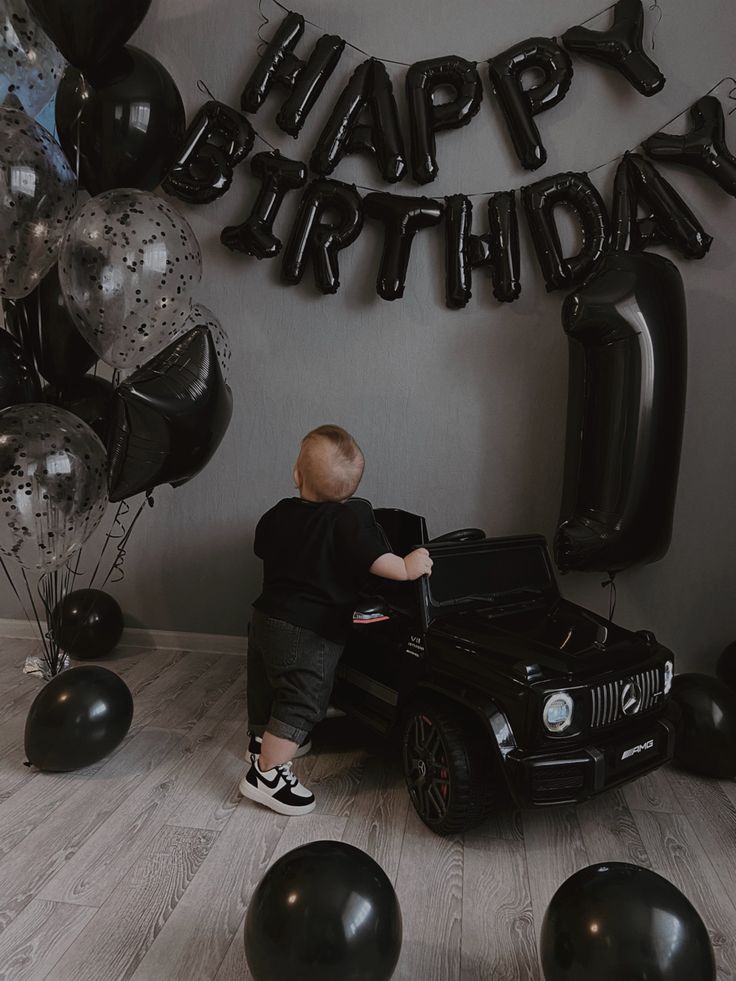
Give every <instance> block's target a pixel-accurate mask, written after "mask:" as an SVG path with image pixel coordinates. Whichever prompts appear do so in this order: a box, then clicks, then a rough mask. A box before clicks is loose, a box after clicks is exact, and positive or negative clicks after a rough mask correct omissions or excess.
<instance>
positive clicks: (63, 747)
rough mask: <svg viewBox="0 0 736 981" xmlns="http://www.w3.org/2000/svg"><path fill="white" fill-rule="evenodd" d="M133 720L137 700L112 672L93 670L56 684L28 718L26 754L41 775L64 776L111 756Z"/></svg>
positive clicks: (74, 671)
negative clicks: (43, 772) (62, 774)
mask: <svg viewBox="0 0 736 981" xmlns="http://www.w3.org/2000/svg"><path fill="white" fill-rule="evenodd" d="M132 720H133V696H132V695H131V694H130V691H129V690H128V687H127V685H126V684H125V682H124V681H123V680H122V678H119V677H118V676H117V675H116V674H115V673H114V672H112V671H108V670H107V668H100V667H97V666H95V665H91V664H90V665H83V666H82V667H78V668H70V669H69V670H68V671H62V672H61V674H58V675H56V677H55V678H52V679H51V681H49V683H48V684H47V685H45V686H44V687H43V688H42V689H41V691H40V692H39V693H38V695H37V696H36V698H35V699H34V702H33V705H31V710H30V712H29V713H28V719H27V721H26V732H25V748H26V756H27V757H28V761H29V762H30V763H32V764H33V766H36V767H38V769H39V770H47V771H49V772H56V773H65V772H67V771H69V770H79V769H81V768H82V767H84V766H91V765H92V764H93V763H96V762H97V761H98V760H101V759H103V758H104V757H105V756H107V754H108V753H111V752H112V750H114V749H115V747H116V746H119V745H120V743H121V742H122V741H123V739H124V738H125V736H126V733H127V732H128V729H129V728H130V723H131V722H132Z"/></svg>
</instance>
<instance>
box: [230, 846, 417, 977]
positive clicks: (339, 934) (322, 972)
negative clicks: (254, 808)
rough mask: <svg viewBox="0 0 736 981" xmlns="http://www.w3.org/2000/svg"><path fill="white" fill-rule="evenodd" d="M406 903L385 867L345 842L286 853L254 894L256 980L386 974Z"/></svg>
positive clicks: (250, 939)
mask: <svg viewBox="0 0 736 981" xmlns="http://www.w3.org/2000/svg"><path fill="white" fill-rule="evenodd" d="M401 934H402V926H401V910H400V908H399V901H398V899H397V897H396V893H395V892H394V888H393V886H392V885H391V882H390V881H389V879H388V876H387V875H386V873H385V872H384V871H383V869H382V868H381V867H380V865H378V864H377V863H376V862H374V860H373V859H372V858H371V857H370V856H369V855H366V854H365V852H362V851H360V849H358V848H354V847H353V846H352V845H346V844H344V843H342V842H339V841H315V842H312V843H311V844H308V845H304V846H303V847H301V848H296V849H294V851H291V852H289V853H288V854H287V855H284V856H283V858H280V859H279V860H278V861H277V862H276V863H275V864H274V865H272V866H271V868H270V869H269V870H268V872H267V873H266V875H265V876H264V877H263V879H262V880H261V882H260V884H259V886H258V888H257V889H256V891H255V893H254V894H253V898H252V900H251V903H250V906H249V907H248V915H247V917H246V921H245V952H246V956H247V958H248V966H249V967H250V970H251V973H252V975H253V978H254V979H255V981H296V979H298V981H388V979H389V978H390V977H392V975H393V973H394V970H395V968H396V963H397V961H398V959H399V953H400V951H401Z"/></svg>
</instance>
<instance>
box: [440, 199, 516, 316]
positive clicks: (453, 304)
mask: <svg viewBox="0 0 736 981" xmlns="http://www.w3.org/2000/svg"><path fill="white" fill-rule="evenodd" d="M488 217H489V225H490V229H491V230H490V232H489V233H488V234H487V235H473V234H472V232H471V229H472V224H473V205H472V204H471V201H470V198H467V197H465V195H463V194H453V195H451V196H450V197H447V198H445V269H446V280H445V285H446V290H445V296H446V302H447V306H448V307H450V308H454V309H458V308H459V307H464V306H465V305H466V304H467V302H468V300H469V299H470V297H471V295H472V293H471V285H472V270H473V269H477V268H478V267H480V266H490V269H491V276H492V279H493V295H494V296H495V297H496V299H497V300H499V301H501V302H505V303H511V302H513V301H514V300H516V299H517V298H518V297H519V294H520V293H521V284H520V283H519V226H518V221H517V218H516V200H515V196H514V192H513V191H499V192H498V193H497V194H493V195H491V197H490V198H489V200H488Z"/></svg>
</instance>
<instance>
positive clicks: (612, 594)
mask: <svg viewBox="0 0 736 981" xmlns="http://www.w3.org/2000/svg"><path fill="white" fill-rule="evenodd" d="M601 586H602V587H603V588H604V589H605V588H606V586H609V587H610V591H609V594H608V620H609V622H610V623H612V622H613V614H614V613H615V612H616V598H617V597H616V573H615V572H609V573H608V579H606V580H605V582H602V583H601Z"/></svg>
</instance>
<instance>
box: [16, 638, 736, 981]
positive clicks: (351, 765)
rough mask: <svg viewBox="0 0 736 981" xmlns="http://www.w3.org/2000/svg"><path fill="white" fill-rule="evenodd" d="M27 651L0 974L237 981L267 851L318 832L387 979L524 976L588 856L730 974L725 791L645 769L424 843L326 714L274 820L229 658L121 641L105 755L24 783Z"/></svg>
mask: <svg viewBox="0 0 736 981" xmlns="http://www.w3.org/2000/svg"><path fill="white" fill-rule="evenodd" d="M30 649H31V644H30V642H27V641H19V640H18V641H8V640H4V641H0V981H123V979H125V981H127V979H132V981H248V979H249V978H250V977H251V975H250V973H249V972H248V968H247V966H246V963H245V956H244V953H243V940H242V926H243V919H244V915H245V910H246V907H247V905H248V900H249V897H250V895H251V893H252V891H253V889H254V888H255V885H256V884H257V882H258V881H259V879H260V878H261V876H262V875H263V874H264V872H265V871H266V869H267V868H268V866H269V865H270V864H271V863H272V862H273V861H274V859H275V858H277V857H278V856H279V855H281V854H283V853H284V852H286V851H289V850H290V849H292V848H295V847H296V846H298V845H300V844H303V843H304V842H307V841H311V840H315V839H319V838H336V839H342V840H344V841H348V842H351V843H352V844H355V845H358V846H359V847H360V848H363V849H364V850H365V851H367V852H369V853H370V854H371V855H373V856H374V858H376V859H377V860H378V861H379V862H380V863H381V865H382V866H383V868H384V869H385V870H386V872H387V873H388V875H389V876H390V877H391V879H392V880H393V882H394V883H395V885H396V889H397V892H398V895H399V899H400V901H401V905H402V910H403V915H404V947H403V951H402V956H401V960H400V962H399V967H398V969H397V972H396V975H395V977H396V978H397V979H401V981H537V979H540V971H539V966H538V959H537V953H536V951H537V939H538V932H539V928H540V925H541V922H542V917H543V914H544V910H545V908H546V905H547V903H548V901H549V899H550V898H551V896H552V894H553V892H554V891H555V889H556V888H557V886H558V885H559V884H560V883H561V882H562V881H563V880H564V879H565V878H566V877H567V876H569V875H571V874H572V873H573V872H574V871H575V870H576V869H578V868H581V867H582V866H585V865H587V864H589V863H591V862H597V861H606V860H607V861H615V860H618V861H626V862H635V863H637V864H639V865H645V866H648V867H650V868H652V869H655V870H656V871H657V872H660V873H661V874H663V875H665V876H666V877H667V878H668V879H670V880H671V881H672V882H674V883H675V884H676V885H677V886H678V887H679V888H680V889H682V890H683V892H684V893H685V894H686V895H687V896H689V898H690V899H691V900H692V902H693V903H694V904H695V906H696V907H697V909H698V910H699V911H700V913H701V915H702V916H703V919H704V920H705V923H706V925H707V926H708V929H709V931H710V934H711V937H712V940H713V944H714V946H715V949H716V957H717V962H718V971H719V974H718V976H719V979H726V978H736V908H735V904H736V784H734V783H725V782H724V783H719V782H717V781H706V780H701V779H698V778H695V777H691V776H686V775H683V774H681V773H678V772H676V771H675V770H666V771H659V772H658V773H656V774H653V775H650V776H648V777H645V778H644V779H642V780H640V781H639V782H638V783H636V784H633V785H630V786H629V787H627V788H625V789H624V790H620V791H615V792H612V793H609V794H607V795H605V796H603V797H601V798H599V799H598V800H596V801H593V802H590V803H588V804H585V805H583V806H581V807H578V808H575V809H573V808H561V809H557V810H542V811H534V812H532V811H529V812H524V813H521V814H509V815H508V816H506V817H503V818H499V819H495V820H494V821H492V822H491V823H489V824H487V825H486V826H485V827H483V828H481V829H480V830H478V831H474V832H472V833H468V834H466V835H465V836H464V837H463V836H458V837H456V838H450V839H441V838H438V837H436V836H434V835H432V834H431V833H430V832H429V831H427V830H426V829H425V828H424V826H423V825H422V824H421V823H420V822H419V821H418V819H417V818H416V817H415V815H414V812H413V811H412V810H411V808H410V806H409V800H408V797H407V794H406V791H405V789H404V786H403V782H402V779H401V775H400V773H399V771H398V767H397V765H396V762H395V761H394V760H393V759H392V755H391V754H390V753H387V752H386V751H385V750H384V749H382V748H381V747H380V745H379V746H378V747H377V746H376V745H375V744H374V745H370V743H369V742H367V741H366V738H365V735H364V734H362V733H356V731H355V730H354V729H353V728H351V727H350V726H349V725H348V724H347V723H346V722H345V721H343V720H335V721H334V722H327V723H325V724H324V726H323V727H322V731H321V733H320V734H319V737H318V738H317V739H316V740H315V750H316V751H315V753H314V754H312V755H311V756H309V757H306V758H305V759H303V760H300V761H299V762H298V764H297V767H298V771H299V773H300V776H301V777H302V779H304V780H305V781H307V782H308V784H309V786H310V787H312V788H313V789H314V791H315V793H316V795H317V799H318V805H317V810H316V811H315V812H314V813H313V814H312V815H309V816H308V817H302V818H291V819H289V818H284V817H279V816H277V815H275V814H272V813H271V812H269V811H266V810H264V809H262V808H259V807H258V806H257V805H255V804H251V803H250V802H247V801H242V800H240V799H239V796H238V793H237V783H238V780H239V778H240V776H241V775H242V773H243V771H244V762H243V758H244V749H245V745H246V737H245V731H246V722H245V705H244V702H245V691H244V673H243V661H242V660H241V659H240V658H237V657H232V656H219V655H215V654H201V653H187V652H186V651H156V650H135V649H132V648H127V649H126V648H123V649H121V650H120V652H119V653H118V654H117V655H116V656H114V657H113V658H112V659H110V660H108V661H107V662H106V663H107V664H108V666H109V667H111V668H112V669H113V670H115V671H117V672H118V673H119V674H120V675H122V677H124V678H125V680H126V682H127V684H128V686H129V687H130V689H131V691H132V692H133V694H134V697H135V703H136V714H135V719H134V722H133V726H132V729H131V732H130V734H129V735H128V737H127V739H126V740H125V742H124V743H123V745H122V746H121V747H120V748H119V749H118V750H117V751H116V752H115V753H114V754H113V755H112V756H110V757H109V758H108V759H106V760H104V761H102V762H101V763H100V764H98V765H96V766H95V767H93V768H91V769H88V770H84V771H80V772H78V773H69V774H58V775H47V774H41V773H37V772H36V771H34V770H32V769H28V768H27V767H25V766H24V765H23V761H24V756H23V727H24V723H25V717H26V713H27V710H28V706H29V705H30V702H31V700H32V698H33V696H34V694H35V692H36V691H37V690H38V687H39V682H37V681H34V680H33V679H29V678H26V677H24V676H23V675H22V674H21V667H22V663H23V660H24V658H25V655H26V654H27V653H28V651H29V650H30ZM294 981H299V979H298V978H295V979H294ZM693 981H696V979H693Z"/></svg>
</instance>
